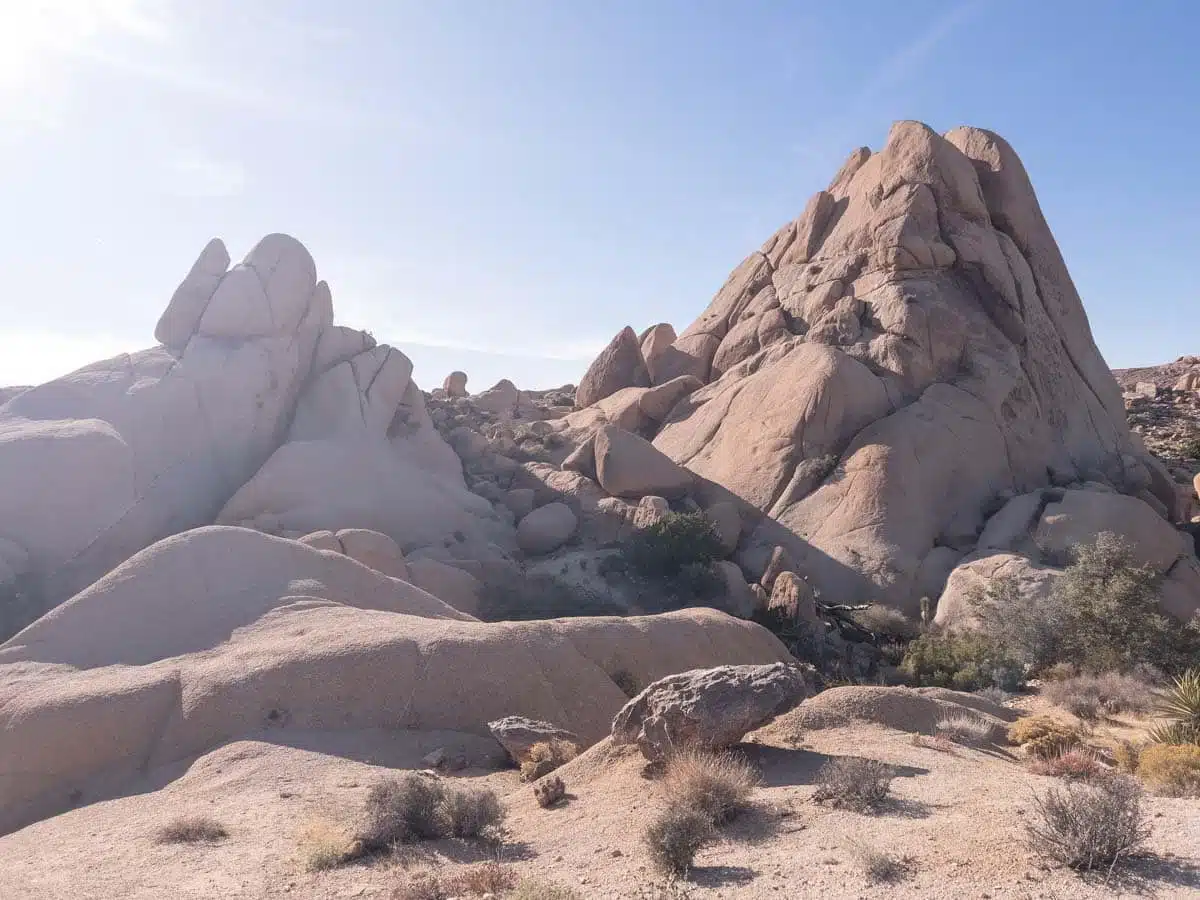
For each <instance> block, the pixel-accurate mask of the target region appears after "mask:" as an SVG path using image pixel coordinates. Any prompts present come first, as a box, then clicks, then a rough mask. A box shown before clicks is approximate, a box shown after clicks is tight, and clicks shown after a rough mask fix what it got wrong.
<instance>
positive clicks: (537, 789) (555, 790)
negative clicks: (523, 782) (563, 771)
mask: <svg viewBox="0 0 1200 900" xmlns="http://www.w3.org/2000/svg"><path fill="white" fill-rule="evenodd" d="M566 795H567V785H566V782H564V781H563V780H562V779H561V778H559V777H558V776H557V775H552V776H550V777H549V778H543V779H542V780H541V781H539V782H538V783H537V784H535V785H534V786H533V796H534V799H535V800H537V802H538V806H540V807H541V808H542V809H549V808H550V807H551V806H553V805H554V804H555V803H558V801H560V800H561V799H562V798H563V797H565V796H566Z"/></svg>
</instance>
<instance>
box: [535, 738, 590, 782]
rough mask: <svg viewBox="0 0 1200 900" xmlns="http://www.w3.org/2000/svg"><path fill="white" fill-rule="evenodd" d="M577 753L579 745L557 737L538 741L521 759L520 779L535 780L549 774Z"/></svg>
mask: <svg viewBox="0 0 1200 900" xmlns="http://www.w3.org/2000/svg"><path fill="white" fill-rule="evenodd" d="M578 755H579V747H578V746H576V745H575V744H574V743H573V742H571V741H564V740H560V739H558V738H555V739H554V740H550V741H539V742H538V743H536V744H534V745H533V746H532V747H530V748H529V752H528V753H527V754H526V756H525V759H524V760H522V761H521V780H522V781H537V780H538V779H539V778H541V777H542V776H543V775H549V774H550V773H551V772H553V771H554V770H555V769H557V768H558V767H559V766H562V765H565V764H566V763H569V762H570V761H571V760H573V759H574V758H575V757H576V756H578Z"/></svg>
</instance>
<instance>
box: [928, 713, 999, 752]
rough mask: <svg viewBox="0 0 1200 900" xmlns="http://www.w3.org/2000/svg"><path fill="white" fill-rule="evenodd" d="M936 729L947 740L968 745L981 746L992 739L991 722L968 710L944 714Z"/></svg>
mask: <svg viewBox="0 0 1200 900" xmlns="http://www.w3.org/2000/svg"><path fill="white" fill-rule="evenodd" d="M934 730H935V731H936V732H937V734H939V735H940V736H942V737H944V738H946V739H947V740H949V741H953V742H954V743H956V744H962V745H964V746H966V747H981V746H983V745H984V744H989V743H991V740H992V725H991V723H990V722H987V721H986V720H984V719H981V718H980V717H979V716H976V715H972V714H971V713H967V712H956V713H947V714H945V715H943V716H942V717H941V718H940V719H938V722H937V724H936V725H935V726H934Z"/></svg>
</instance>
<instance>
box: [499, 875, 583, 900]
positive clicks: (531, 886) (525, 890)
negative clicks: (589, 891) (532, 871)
mask: <svg viewBox="0 0 1200 900" xmlns="http://www.w3.org/2000/svg"><path fill="white" fill-rule="evenodd" d="M505 900H583V898H582V897H580V896H579V894H577V893H576V892H575V891H573V890H571V889H570V888H569V887H564V886H563V885H561V884H555V883H554V882H553V881H541V880H540V879H536V878H525V879H522V881H521V883H520V884H518V885H517V889H516V890H515V891H513V892H512V893H511V894H509V895H508V897H507V898H505Z"/></svg>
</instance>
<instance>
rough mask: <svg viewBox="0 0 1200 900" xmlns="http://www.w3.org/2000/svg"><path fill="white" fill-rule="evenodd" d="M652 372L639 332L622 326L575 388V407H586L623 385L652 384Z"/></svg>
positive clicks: (638, 385)
mask: <svg viewBox="0 0 1200 900" xmlns="http://www.w3.org/2000/svg"><path fill="white" fill-rule="evenodd" d="M649 386H650V373H649V372H647V371H646V362H645V360H643V359H642V351H641V348H640V347H639V346H638V339H637V335H636V334H634V332H633V329H632V328H629V327H625V328H622V329H621V330H620V331H619V332H618V333H617V336H616V337H614V338H613V339H612V340H611V341H609V344H608V346H607V347H605V348H604V349H603V350H601V351H600V355H599V356H597V357H596V359H595V360H594V361H593V362H592V364H591V365H590V366H589V367H588V370H587V372H586V373H584V376H583V378H581V379H580V381H579V387H578V388H577V389H576V391H575V408H576V409H583V408H584V407H585V406H591V405H592V404H593V403H595V402H597V401H598V400H603V399H604V398H605V397H608V396H609V395H610V394H615V393H616V392H617V391H619V390H621V389H622V388H629V387H649Z"/></svg>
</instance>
